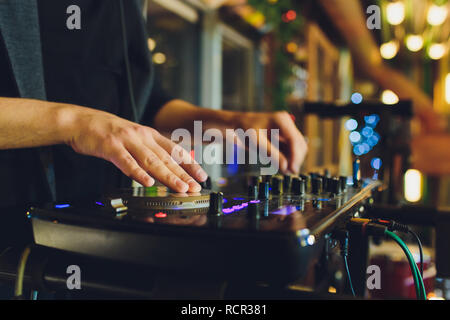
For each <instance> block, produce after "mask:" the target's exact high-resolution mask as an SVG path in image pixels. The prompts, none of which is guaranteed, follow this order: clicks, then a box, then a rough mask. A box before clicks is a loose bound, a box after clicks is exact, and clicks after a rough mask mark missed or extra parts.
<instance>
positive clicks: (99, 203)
mask: <svg viewBox="0 0 450 320" xmlns="http://www.w3.org/2000/svg"><path fill="white" fill-rule="evenodd" d="M95 204H97V205H99V206H104V204H103V203H101V202H99V201H97V202H95Z"/></svg>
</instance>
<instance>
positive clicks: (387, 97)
mask: <svg viewBox="0 0 450 320" xmlns="http://www.w3.org/2000/svg"><path fill="white" fill-rule="evenodd" d="M381 101H382V102H383V103H384V104H389V105H391V104H396V103H398V101H399V99H398V96H397V95H396V94H395V93H394V92H393V91H391V90H384V91H383V93H382V95H381Z"/></svg>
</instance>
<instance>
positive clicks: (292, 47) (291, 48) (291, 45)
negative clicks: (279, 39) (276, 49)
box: [286, 42, 298, 53]
mask: <svg viewBox="0 0 450 320" xmlns="http://www.w3.org/2000/svg"><path fill="white" fill-rule="evenodd" d="M297 50H298V45H297V44H296V43H295V42H289V43H288V44H287V45H286V51H287V52H289V53H295V52H297Z"/></svg>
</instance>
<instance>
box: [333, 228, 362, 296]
mask: <svg viewBox="0 0 450 320" xmlns="http://www.w3.org/2000/svg"><path fill="white" fill-rule="evenodd" d="M331 237H332V238H334V239H336V240H338V241H339V243H340V249H341V256H342V259H343V261H344V267H345V272H346V273H347V281H348V285H349V287H350V291H351V292H352V295H353V296H354V297H356V294H355V290H354V289H353V282H352V277H351V275H350V268H349V267H348V237H349V236H348V231H346V230H336V231H334V232H333V233H332V235H331Z"/></svg>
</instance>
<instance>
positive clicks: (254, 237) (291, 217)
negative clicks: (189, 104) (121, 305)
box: [27, 173, 381, 282]
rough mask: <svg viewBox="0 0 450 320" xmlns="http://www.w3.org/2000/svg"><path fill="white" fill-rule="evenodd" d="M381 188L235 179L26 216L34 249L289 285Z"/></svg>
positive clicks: (131, 193) (330, 180)
mask: <svg viewBox="0 0 450 320" xmlns="http://www.w3.org/2000/svg"><path fill="white" fill-rule="evenodd" d="M380 188H381V183H380V182H379V181H375V180H364V181H362V180H359V179H358V177H357V176H355V177H353V179H352V178H347V177H337V178H335V177H330V175H329V174H327V173H325V174H324V175H321V174H318V173H311V174H309V175H300V176H288V175H286V176H280V175H276V176H238V177H233V178H229V179H219V180H217V181H213V182H211V181H210V180H208V181H207V182H205V183H203V189H202V191H201V192H199V193H192V194H179V193H173V192H171V191H170V190H168V189H167V188H166V187H163V186H154V187H149V188H143V187H141V188H131V189H126V190H119V191H118V192H117V193H115V194H110V195H107V196H104V197H102V198H100V199H95V200H93V201H85V202H78V203H56V204H55V203H52V204H48V205H47V206H44V207H40V208H30V210H29V211H28V212H27V215H28V217H29V218H30V219H31V223H32V227H33V233H34V240H35V243H36V244H37V245H40V246H43V247H49V248H53V249H58V250H63V251H66V252H70V253H75V254H82V255H86V256H91V257H98V258H102V259H106V260H112V261H118V262H120V263H128V264H136V265H144V266H149V267H152V268H156V269H159V270H165V271H168V272H177V273H180V272H181V273H183V272H184V273H186V272H199V271H201V272H202V273H205V274H207V275H209V276H212V277H218V278H222V279H246V280H254V281H281V282H289V281H293V280H295V279H298V278H299V277H301V276H304V275H305V273H306V272H307V270H308V266H309V262H310V261H313V258H314V257H316V256H317V255H319V254H320V252H321V250H322V249H323V243H324V239H325V238H326V236H327V235H328V234H330V233H331V232H332V231H333V230H335V229H336V228H339V227H340V226H344V225H345V224H346V223H347V222H348V220H349V219H350V218H352V217H354V216H356V215H358V214H359V212H360V210H361V208H362V207H363V206H364V205H365V204H366V203H367V202H371V201H372V197H373V194H374V192H376V191H377V190H379V189H380Z"/></svg>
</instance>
